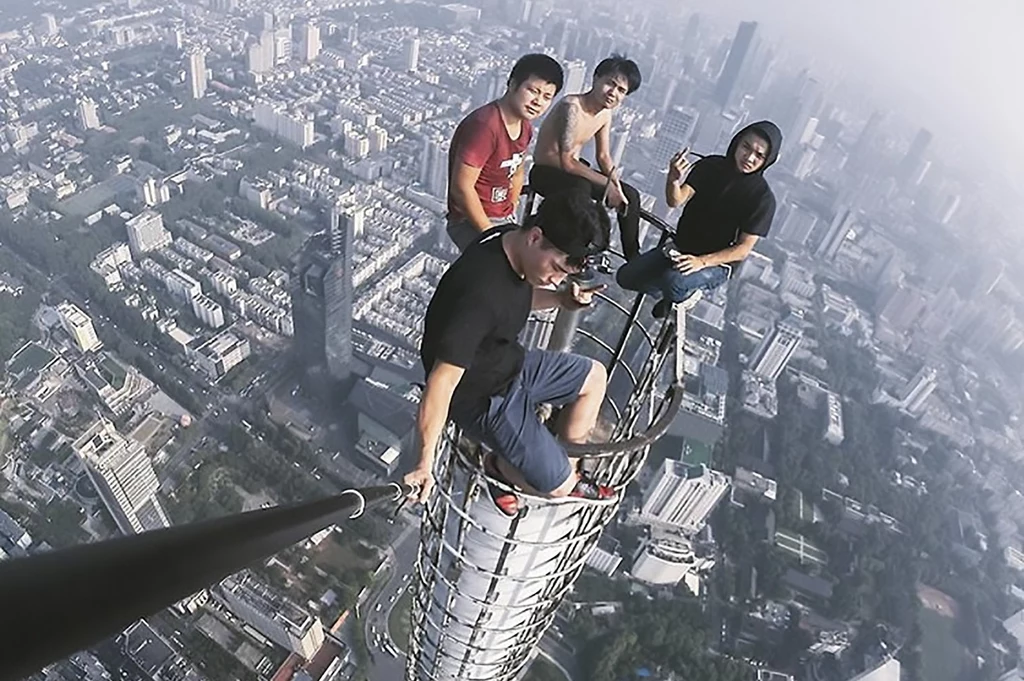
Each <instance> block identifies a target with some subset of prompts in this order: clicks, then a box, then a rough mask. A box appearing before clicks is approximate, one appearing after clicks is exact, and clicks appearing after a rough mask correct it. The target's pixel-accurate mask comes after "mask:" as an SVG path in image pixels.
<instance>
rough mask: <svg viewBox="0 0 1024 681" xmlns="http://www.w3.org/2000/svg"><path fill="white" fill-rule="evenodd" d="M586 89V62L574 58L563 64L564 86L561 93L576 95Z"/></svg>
mask: <svg viewBox="0 0 1024 681" xmlns="http://www.w3.org/2000/svg"><path fill="white" fill-rule="evenodd" d="M586 89H587V62H585V61H583V60H582V59H574V60H572V61H571V62H569V63H567V64H566V65H565V88H564V89H563V90H562V94H565V95H577V94H579V93H581V92H584V91H585V90H586Z"/></svg>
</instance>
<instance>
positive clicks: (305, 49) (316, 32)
mask: <svg viewBox="0 0 1024 681" xmlns="http://www.w3.org/2000/svg"><path fill="white" fill-rule="evenodd" d="M320 47H321V44H320V27H319V26H317V25H316V24H314V23H313V22H312V21H307V22H306V23H305V24H303V26H302V61H305V62H311V61H315V60H316V58H317V57H318V56H319V55H320Z"/></svg>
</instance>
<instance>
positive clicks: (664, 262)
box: [615, 249, 671, 295]
mask: <svg viewBox="0 0 1024 681" xmlns="http://www.w3.org/2000/svg"><path fill="white" fill-rule="evenodd" d="M669 269H671V266H670V264H669V261H668V258H666V257H665V256H664V254H663V253H662V252H661V249H655V250H653V251H647V252H646V253H644V254H643V255H640V256H637V257H636V258H634V259H632V260H630V261H629V262H627V263H626V264H625V265H623V266H622V267H620V268H619V271H618V272H616V273H615V281H616V282H617V283H618V284H619V286H621V287H622V288H624V289H626V290H628V291H639V292H641V293H647V294H650V295H654V294H659V293H662V291H663V288H664V287H663V283H662V280H663V279H664V276H665V272H666V270H669Z"/></svg>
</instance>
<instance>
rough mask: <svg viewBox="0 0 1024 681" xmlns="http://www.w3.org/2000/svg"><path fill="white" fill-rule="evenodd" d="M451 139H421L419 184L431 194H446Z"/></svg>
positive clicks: (442, 195)
mask: <svg viewBox="0 0 1024 681" xmlns="http://www.w3.org/2000/svg"><path fill="white" fill-rule="evenodd" d="M450 147H451V141H450V140H447V139H442V138H440V137H427V138H425V139H424V140H423V153H422V154H421V155H420V178H419V179H420V184H421V185H423V188H424V189H426V190H427V191H428V192H430V193H431V194H432V195H433V196H436V197H438V198H444V197H445V196H447V195H448V151H449V149H450Z"/></svg>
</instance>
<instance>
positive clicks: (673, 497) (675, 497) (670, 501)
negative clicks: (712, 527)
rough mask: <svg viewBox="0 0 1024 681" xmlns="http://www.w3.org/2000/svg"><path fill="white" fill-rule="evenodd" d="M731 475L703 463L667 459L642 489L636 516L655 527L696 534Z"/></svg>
mask: <svg viewBox="0 0 1024 681" xmlns="http://www.w3.org/2000/svg"><path fill="white" fill-rule="evenodd" d="M730 483H731V479H730V478H729V476H728V475H725V474H724V473H719V472H718V471H713V470H711V469H710V468H708V467H707V466H705V465H704V464H700V465H697V466H690V465H688V464H685V463H683V462H682V461H674V460H672V459H666V460H665V461H664V463H662V466H661V470H660V471H658V473H657V474H656V475H655V476H654V478H652V480H651V482H650V484H649V485H648V486H647V489H646V490H645V491H644V498H643V503H642V505H641V507H640V513H639V516H638V519H639V520H640V522H643V523H647V524H650V525H654V526H656V527H661V528H668V529H674V530H678V531H680V532H682V533H684V534H686V535H695V534H697V533H698V532H700V531H701V530H702V529H704V525H705V524H706V523H707V520H708V518H709V517H710V516H711V512H712V511H714V510H715V507H716V506H717V505H718V502H720V501H721V500H722V498H723V497H724V496H725V494H726V492H728V491H729V484H730Z"/></svg>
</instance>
